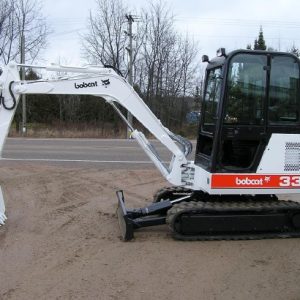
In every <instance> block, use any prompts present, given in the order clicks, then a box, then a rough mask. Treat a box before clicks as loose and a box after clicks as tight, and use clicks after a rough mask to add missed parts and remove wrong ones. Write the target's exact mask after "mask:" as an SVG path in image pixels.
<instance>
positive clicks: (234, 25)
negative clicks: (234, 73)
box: [42, 0, 300, 65]
mask: <svg viewBox="0 0 300 300" xmlns="http://www.w3.org/2000/svg"><path fill="white" fill-rule="evenodd" d="M111 1H113V0H111ZM162 1H163V0H162ZM42 2H44V15H45V16H46V18H47V21H48V24H49V26H50V28H51V30H52V33H51V34H50V35H49V38H48V46H47V48H46V50H45V51H44V52H43V55H42V57H43V60H44V61H46V62H49V63H50V62H56V63H57V62H58V61H61V62H63V63H65V64H68V65H83V64H85V60H84V58H83V57H82V53H81V44H80V35H82V34H84V33H85V32H86V27H87V18H88V16H89V13H90V11H91V12H93V10H95V7H96V5H95V0H84V1H83V0H42ZM150 2H151V1H147V0H124V3H125V4H127V6H128V7H129V11H128V13H138V12H139V11H140V10H142V9H144V8H145V7H147V5H149V3H150ZM164 2H166V3H167V5H168V6H169V7H170V10H171V11H172V12H173V14H174V16H175V28H176V30H177V31H178V32H180V33H182V34H183V35H185V34H186V33H188V34H189V36H190V37H191V38H193V39H194V41H195V42H196V43H197V45H198V49H199V61H200V60H201V56H202V55H203V54H207V55H209V56H210V57H213V56H215V53H216V50H217V49H218V48H220V47H225V48H226V50H227V51H228V52H229V51H231V50H235V49H239V48H245V47H246V46H247V44H249V43H251V44H253V42H254V39H255V38H257V37H258V33H259V29H260V26H262V28H263V32H264V37H265V41H266V44H267V46H268V47H272V48H274V49H276V50H280V51H286V50H287V49H290V48H291V47H292V45H293V44H294V45H295V46H296V47H299V48H300V19H299V11H300V1H299V0H251V1H242V0H239V1H238V0H226V1H224V0H213V1H211V0H185V1H183V0H173V1H172V0H165V1H164ZM133 30H135V28H133Z"/></svg>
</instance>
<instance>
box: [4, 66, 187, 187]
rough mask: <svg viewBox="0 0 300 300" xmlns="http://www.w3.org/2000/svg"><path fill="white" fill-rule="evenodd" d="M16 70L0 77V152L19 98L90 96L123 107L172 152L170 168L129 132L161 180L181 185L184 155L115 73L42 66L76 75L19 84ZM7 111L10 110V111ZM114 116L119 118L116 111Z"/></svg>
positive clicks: (146, 143) (11, 68)
mask: <svg viewBox="0 0 300 300" xmlns="http://www.w3.org/2000/svg"><path fill="white" fill-rule="evenodd" d="M18 66H20V65H17V64H9V65H8V66H6V68H5V69H4V72H3V74H2V76H1V77H0V85H1V87H2V99H3V100H2V103H4V104H5V105H1V106H0V147H1V150H2V147H3V144H4V141H5V137H6V135H7V132H8V130H9V126H10V122H11V120H12V118H13V115H14V112H15V109H16V104H17V103H18V100H19V96H20V95H21V94H69V95H93V96H98V97H100V99H101V98H103V99H105V100H106V101H107V102H109V103H111V104H112V105H113V106H114V107H115V108H116V109H117V107H116V106H115V104H114V103H119V104H120V105H122V106H123V107H125V108H126V109H127V110H128V111H130V112H131V113H132V115H133V116H134V117H135V118H136V119H137V120H139V121H140V122H141V123H142V124H143V125H144V126H145V127H146V128H147V129H148V130H149V131H150V132H151V133H152V134H153V135H154V136H155V137H156V138H157V139H158V140H159V141H160V142H161V143H162V144H163V145H164V146H165V147H166V148H168V149H169V150H170V151H171V152H172V154H173V159H172V161H171V164H170V165H169V166H165V164H164V163H163V162H162V160H161V159H160V157H159V156H158V155H157V153H156V151H155V149H154V148H153V146H152V145H151V144H150V143H149V141H148V140H147V139H146V137H145V136H144V134H143V133H142V132H140V131H138V130H134V129H133V128H132V129H133V132H132V136H133V137H134V138H135V139H136V140H137V142H138V143H139V144H140V145H141V147H142V148H143V149H144V151H145V152H146V153H147V155H148V156H149V157H150V159H151V160H152V161H153V162H154V164H155V165H156V167H157V168H158V169H159V170H160V172H161V173H162V174H163V175H164V176H165V178H166V179H167V180H168V181H169V182H171V183H172V184H175V185H181V166H182V165H183V164H186V163H187V159H186V155H185V153H184V151H182V149H181V148H179V147H178V146H177V144H176V143H175V142H174V140H173V139H174V137H172V133H171V132H170V131H169V130H168V129H166V128H165V127H164V126H163V125H162V124H161V122H160V120H159V119H157V117H156V116H155V115H154V114H153V113H152V111H151V110H150V109H149V107H148V106H147V105H146V104H145V103H144V102H143V100H142V99H141V98H140V97H139V95H138V94H137V93H136V92H135V91H134V89H133V88H132V87H131V86H130V85H129V84H128V82H127V81H126V80H125V79H124V78H123V77H121V76H120V75H118V74H117V73H116V72H115V71H113V70H112V69H108V68H102V67H83V68H80V67H63V66H57V65H54V66H42V67H40V68H43V69H45V70H48V71H58V72H68V73H77V75H75V76H72V77H66V78H60V79H54V80H35V81H20V79H19V73H18ZM31 67H33V66H31ZM35 67H38V66H35ZM5 107H6V108H5ZM7 108H10V110H8V109H7ZM117 111H118V109H117ZM118 113H119V114H121V116H122V113H121V112H120V111H118ZM3 116H4V117H3ZM125 120H126V118H125ZM177 141H178V140H177ZM179 142H180V140H179ZM181 145H182V146H183V147H186V145H185V144H184V143H181Z"/></svg>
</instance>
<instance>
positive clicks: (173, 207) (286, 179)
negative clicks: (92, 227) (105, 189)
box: [0, 48, 300, 241]
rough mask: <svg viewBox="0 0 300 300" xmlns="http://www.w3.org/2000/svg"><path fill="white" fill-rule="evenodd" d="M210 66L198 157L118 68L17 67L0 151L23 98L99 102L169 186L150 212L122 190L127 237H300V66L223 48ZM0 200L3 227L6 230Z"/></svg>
mask: <svg viewBox="0 0 300 300" xmlns="http://www.w3.org/2000/svg"><path fill="white" fill-rule="evenodd" d="M202 61H203V62H205V63H207V68H206V76H205V87H204V92H203V102H202V111H201V120H200V124H199V131H198V140H197V145H196V151H195V159H194V161H191V160H189V159H188V155H189V154H190V153H191V151H192V144H191V143H190V142H189V141H187V140H186V139H184V138H183V137H181V136H178V135H175V134H174V133H172V132H171V131H170V130H168V129H167V128H166V127H164V126H163V125H162V124H161V122H160V120H158V118H157V117H156V116H155V115H154V114H153V113H152V112H151V110H150V109H149V108H148V107H147V105H146V104H145V103H144V102H143V100H142V99H141V98H140V97H139V95H138V94H137V93H136V92H135V91H134V89H133V88H132V87H131V86H130V85H129V84H128V82H127V81H126V79H124V78H123V77H122V76H121V75H120V73H119V72H118V70H115V69H113V68H111V67H100V66H86V67H67V66H61V65H50V66H31V65H21V64H15V63H10V64H8V65H7V66H5V67H4V68H3V71H2V74H1V77H0V87H1V106H0V147H1V148H0V150H1V151H2V148H3V145H4V142H5V138H6V136H7V133H8V130H9V127H10V124H11V121H12V118H13V115H14V112H15V110H16V107H17V104H18V100H19V97H20V95H22V94H76V95H94V96H97V97H99V99H100V100H103V99H104V100H105V101H107V102H108V103H109V104H111V105H112V106H113V108H114V109H115V110H116V112H117V113H118V114H119V115H120V117H121V118H122V119H123V120H124V121H125V122H126V123H127V125H128V126H129V127H130V129H131V131H132V137H133V138H134V139H135V140H136V141H137V142H138V143H139V145H140V146H141V147H142V149H143V150H144V151H145V152H146V154H147V155H148V156H149V158H150V159H151V160H152V162H153V163H154V164H155V166H156V167H157V168H158V170H159V171H160V172H161V174H162V175H163V176H164V177H165V178H166V179H167V180H168V181H169V182H170V184H171V185H172V186H171V187H168V188H163V189H161V190H160V191H158V192H157V193H156V194H155V196H154V200H153V202H152V203H151V204H149V205H148V206H146V207H142V208H135V209H128V208H127V207H126V205H125V197H124V194H123V191H117V198H118V208H117V216H118V221H119V225H120V230H121V235H122V239H123V240H125V241H128V240H131V239H132V238H133V237H134V232H135V230H137V229H139V228H142V227H147V226H155V225H162V224H167V225H168V226H169V228H170V230H171V233H172V236H173V237H174V238H175V239H179V240H238V239H263V238H288V237H300V202H299V203H298V202H296V201H283V200H279V199H278V197H277V195H280V194H291V193H300V111H299V110H300V80H299V76H300V61H299V59H298V58H297V57H296V56H294V55H293V54H290V53H283V52H270V51H252V50H236V51H233V52H230V53H228V54H227V53H226V51H225V49H224V48H221V49H219V50H218V51H217V56H216V57H215V58H213V59H211V60H210V59H209V57H208V56H206V55H204V56H203V57H202ZM21 67H31V68H41V69H45V70H47V71H58V72H67V73H68V74H72V75H71V76H68V77H65V78H58V79H51V80H43V79H41V80H31V81H21V80H20V77H19V68H21ZM118 104H119V105H121V106H123V107H125V108H126V109H127V110H128V111H130V112H131V114H132V115H133V116H134V117H135V118H136V119H137V120H138V121H139V122H141V123H142V124H143V125H144V127H145V128H147V129H148V130H149V131H150V132H151V133H152V134H153V135H154V136H155V137H156V138H157V139H158V140H159V141H160V142H161V143H162V144H163V145H164V146H165V147H166V148H167V149H168V150H169V151H170V152H171V154H172V159H171V161H170V163H166V162H164V161H163V160H162V159H161V157H160V155H159V154H158V152H157V151H156V149H155V148H154V146H153V145H152V144H151V143H150V142H149V141H148V140H147V138H146V137H145V135H144V134H143V133H142V132H141V131H138V130H137V129H134V128H133V127H132V125H131V124H128V122H127V119H126V117H125V116H124V115H123V113H122V111H121V110H120V109H119V106H118ZM4 213H5V207H4V201H3V200H1V201H0V223H2V224H3V223H4V221H5V219H6V217H5V214H4Z"/></svg>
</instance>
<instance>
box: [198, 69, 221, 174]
mask: <svg viewBox="0 0 300 300" xmlns="http://www.w3.org/2000/svg"><path fill="white" fill-rule="evenodd" d="M222 81H223V77H222V67H221V66H219V67H216V68H211V69H208V70H207V71H206V84H205V89H204V91H205V92H204V97H203V102H202V109H201V121H200V130H199V135H198V142H197V147H196V157H195V163H196V164H198V165H200V166H201V167H203V168H205V169H208V170H209V169H210V168H211V160H212V154H213V145H214V137H215V133H216V128H217V120H218V113H219V104H220V99H221V90H222Z"/></svg>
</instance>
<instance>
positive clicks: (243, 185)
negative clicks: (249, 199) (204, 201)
mask: <svg viewBox="0 0 300 300" xmlns="http://www.w3.org/2000/svg"><path fill="white" fill-rule="evenodd" d="M211 188H212V189H231V188H234V189H256V188H258V189H284V188H300V176H299V175H271V174H255V175H253V174H238V175H237V174H229V175H227V174H213V175H212V177H211Z"/></svg>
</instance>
